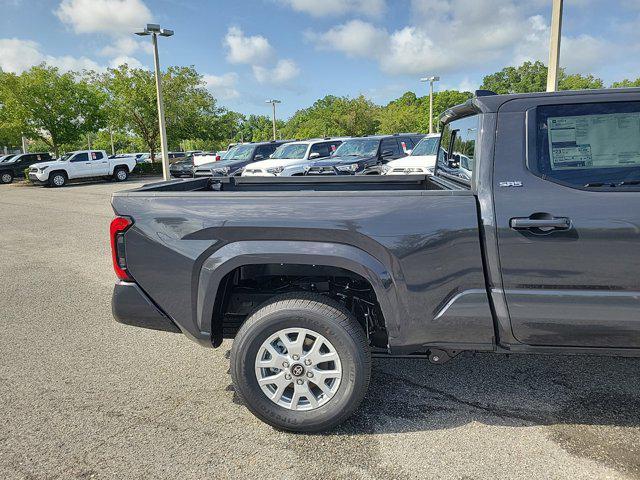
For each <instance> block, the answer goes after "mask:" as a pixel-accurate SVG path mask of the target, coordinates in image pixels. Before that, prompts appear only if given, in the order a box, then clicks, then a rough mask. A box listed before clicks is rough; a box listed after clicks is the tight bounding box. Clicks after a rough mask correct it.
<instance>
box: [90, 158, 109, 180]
mask: <svg viewBox="0 0 640 480" xmlns="http://www.w3.org/2000/svg"><path fill="white" fill-rule="evenodd" d="M90 158H91V160H90V162H91V172H92V175H93V176H95V177H101V176H105V175H109V159H108V158H107V157H106V155H105V154H104V153H102V152H91V157H90Z"/></svg>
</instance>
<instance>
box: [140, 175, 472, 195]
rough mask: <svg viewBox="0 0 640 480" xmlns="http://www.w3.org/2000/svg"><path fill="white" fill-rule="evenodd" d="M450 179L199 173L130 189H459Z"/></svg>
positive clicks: (273, 190) (169, 190) (242, 190)
mask: <svg viewBox="0 0 640 480" xmlns="http://www.w3.org/2000/svg"><path fill="white" fill-rule="evenodd" d="M463 189H464V187H463V186H462V185H460V184H458V183H456V182H455V181H454V180H450V179H447V178H444V177H431V176H427V175H407V176H396V175H390V176H386V175H363V176H353V175H345V176H335V175H332V176H327V177H318V176H309V177H307V176H299V177H218V178H216V177H201V178H194V179H186V180H185V179H177V180H171V181H168V182H160V183H152V184H149V185H144V186H143V187H140V188H138V189H135V190H130V192H144V193H151V192H210V191H220V192H283V191H317V192H323V191H324V192H327V191H344V192H346V191H350V192H353V191H375V190H380V191H389V190H392V191H401V190H413V191H415V190H439V191H446V190H451V191H455V190H463Z"/></svg>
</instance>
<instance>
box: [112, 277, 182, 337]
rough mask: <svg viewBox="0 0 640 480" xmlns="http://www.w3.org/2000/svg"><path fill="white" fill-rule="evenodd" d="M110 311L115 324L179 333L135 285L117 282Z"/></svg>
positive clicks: (176, 327) (175, 326)
mask: <svg viewBox="0 0 640 480" xmlns="http://www.w3.org/2000/svg"><path fill="white" fill-rule="evenodd" d="M111 311H112V313H113V318H115V319H116V321H117V322H119V323H123V324H125V325H132V326H134V327H142V328H150V329H152V330H162V331H165V332H174V333H181V330H180V328H178V326H177V325H176V324H175V323H173V321H171V319H170V318H169V317H167V316H166V315H165V314H164V313H162V312H161V311H160V310H159V309H158V307H156V306H155V305H154V304H153V302H151V300H150V299H149V297H148V296H147V295H146V294H145V293H144V292H143V291H142V290H141V289H140V287H139V286H138V285H137V284H135V283H130V282H118V283H116V284H115V286H114V288H113V297H112V298H111Z"/></svg>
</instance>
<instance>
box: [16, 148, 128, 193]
mask: <svg viewBox="0 0 640 480" xmlns="http://www.w3.org/2000/svg"><path fill="white" fill-rule="evenodd" d="M135 166H136V159H135V157H133V156H131V157H124V158H112V159H109V157H108V156H107V152H105V151H104V150H79V151H77V152H69V153H67V154H66V155H63V156H62V157H60V158H59V159H57V160H52V161H50V162H41V163H34V164H33V165H31V167H30V168H29V180H31V181H32V182H33V183H36V184H39V185H50V186H52V187H62V186H64V185H65V184H66V183H67V182H68V181H69V180H75V179H79V178H92V177H93V178H104V179H106V180H115V181H117V182H123V181H125V180H126V179H127V178H129V174H130V173H131V171H132V170H133V169H134V167H135Z"/></svg>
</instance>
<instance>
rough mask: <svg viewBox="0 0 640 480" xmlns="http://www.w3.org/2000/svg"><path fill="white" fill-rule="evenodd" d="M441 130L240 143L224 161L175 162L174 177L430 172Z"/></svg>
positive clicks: (231, 149) (228, 153) (230, 149)
mask: <svg viewBox="0 0 640 480" xmlns="http://www.w3.org/2000/svg"><path fill="white" fill-rule="evenodd" d="M439 138H440V135H439V134H430V135H424V134H419V133H397V134H393V135H375V136H367V137H357V138H356V137H337V138H330V137H326V138H312V139H307V140H278V141H271V142H255V143H241V144H237V145H235V146H233V147H231V148H229V150H228V151H227V153H226V154H225V156H224V157H223V158H222V159H221V160H220V161H215V162H210V163H205V164H201V165H198V164H196V163H194V162H189V161H185V162H181V163H179V164H175V165H174V166H172V170H171V174H172V175H173V176H174V177H192V176H193V177H201V176H214V177H226V176H243V177H250V176H254V177H255V176H262V177H291V176H299V175H402V174H404V175H408V174H430V173H433V170H434V168H435V165H436V148H437V145H438V140H439Z"/></svg>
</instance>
